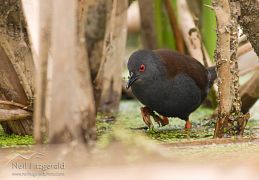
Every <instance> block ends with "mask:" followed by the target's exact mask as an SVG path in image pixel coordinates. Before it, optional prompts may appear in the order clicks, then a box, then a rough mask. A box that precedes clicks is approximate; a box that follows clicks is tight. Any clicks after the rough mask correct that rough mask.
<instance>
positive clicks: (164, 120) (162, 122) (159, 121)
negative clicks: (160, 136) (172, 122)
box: [151, 113, 169, 127]
mask: <svg viewBox="0 0 259 180" xmlns="http://www.w3.org/2000/svg"><path fill="white" fill-rule="evenodd" d="M151 116H152V117H153V118H154V120H155V121H156V123H157V124H158V125H159V127H160V126H165V125H167V124H169V120H168V118H167V117H165V116H163V118H161V117H160V116H158V115H156V114H155V113H152V114H151Z"/></svg>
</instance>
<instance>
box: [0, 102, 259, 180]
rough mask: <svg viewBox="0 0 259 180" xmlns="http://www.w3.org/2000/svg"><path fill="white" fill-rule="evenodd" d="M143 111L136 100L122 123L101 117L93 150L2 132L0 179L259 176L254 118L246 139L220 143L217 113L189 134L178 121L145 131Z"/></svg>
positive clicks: (199, 120) (205, 112)
mask: <svg viewBox="0 0 259 180" xmlns="http://www.w3.org/2000/svg"><path fill="white" fill-rule="evenodd" d="M139 107H140V104H139V103H138V102H136V101H122V103H121V106H120V113H119V115H118V116H117V117H116V120H114V119H113V117H108V116H103V115H98V122H97V132H98V140H97V143H96V145H95V146H94V148H92V149H91V150H89V149H86V148H85V147H84V146H80V145H78V144H77V142H72V143H71V144H69V145H43V146H36V145H33V143H34V142H33V140H32V137H30V136H27V137H20V136H14V135H12V136H7V135H5V134H4V133H3V131H1V132H0V136H1V138H0V145H1V146H2V148H1V149H0V164H1V167H0V179H1V180H2V179H10V178H11V179H22V178H24V179H30V178H32V179H35V177H36V178H38V177H43V176H45V177H48V179H59V178H62V179H63V178H64V177H65V178H67V179H71V178H72V177H73V178H83V177H84V178H87V179H172V178H173V177H175V178H177V179H199V180H200V179H213V178H214V179H219V178H220V179H233V178H234V179H238V178H239V179H256V178H257V177H259V173H258V172H259V171H258V170H259V156H258V154H259V140H258V139H257V136H256V129H254V127H257V122H258V121H257V119H254V118H252V119H251V121H250V122H249V124H248V126H247V128H246V131H245V137H244V138H238V137H232V138H228V139H221V140H214V139H212V135H213V129H214V121H213V120H212V119H206V117H208V116H209V115H210V114H211V113H212V110H210V109H208V108H204V107H201V108H200V109H198V110H197V111H196V112H194V113H193V114H192V115H191V118H190V119H191V120H192V122H193V129H192V130H191V131H190V132H186V131H184V130H183V128H184V121H182V120H179V119H175V118H172V119H170V124H169V125H168V126H165V127H158V125H155V129H154V130H146V129H143V128H141V127H145V124H144V123H143V121H142V119H141V116H140V112H139ZM35 164H37V165H38V169H37V168H36V166H34V165H35ZM51 164H54V165H56V166H55V167H57V169H55V168H54V166H51V167H50V165H51ZM26 165H27V166H26ZM29 165H30V166H29ZM44 165H45V166H44ZM63 165H64V168H63V169H62V167H63ZM40 167H49V169H45V170H43V169H42V168H40Z"/></svg>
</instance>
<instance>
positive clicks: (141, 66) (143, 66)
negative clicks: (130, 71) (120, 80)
mask: <svg viewBox="0 0 259 180" xmlns="http://www.w3.org/2000/svg"><path fill="white" fill-rule="evenodd" d="M139 71H140V72H144V71H145V65H144V64H141V65H140V67H139Z"/></svg>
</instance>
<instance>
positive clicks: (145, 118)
mask: <svg viewBox="0 0 259 180" xmlns="http://www.w3.org/2000/svg"><path fill="white" fill-rule="evenodd" d="M140 111H141V115H142V118H143V121H144V123H145V124H146V125H147V126H148V128H153V127H154V125H153V123H152V121H151V119H150V115H151V113H152V111H151V110H150V109H149V108H148V107H141V108H140Z"/></svg>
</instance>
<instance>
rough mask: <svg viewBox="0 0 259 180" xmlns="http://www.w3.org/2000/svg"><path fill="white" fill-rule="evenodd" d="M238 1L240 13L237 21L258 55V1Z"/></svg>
mask: <svg viewBox="0 0 259 180" xmlns="http://www.w3.org/2000/svg"><path fill="white" fill-rule="evenodd" d="M237 1H238V2H239V3H240V7H241V15H240V16H239V19H238V23H239V24H240V25H241V27H242V29H243V31H244V33H245V34H246V35H247V37H248V40H249V41H250V43H251V44H252V46H253V48H254V50H255V52H256V54H257V56H258V57H259V1H258V0H249V1H247V0H237Z"/></svg>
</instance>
